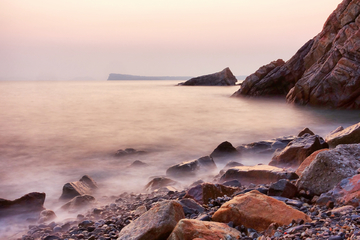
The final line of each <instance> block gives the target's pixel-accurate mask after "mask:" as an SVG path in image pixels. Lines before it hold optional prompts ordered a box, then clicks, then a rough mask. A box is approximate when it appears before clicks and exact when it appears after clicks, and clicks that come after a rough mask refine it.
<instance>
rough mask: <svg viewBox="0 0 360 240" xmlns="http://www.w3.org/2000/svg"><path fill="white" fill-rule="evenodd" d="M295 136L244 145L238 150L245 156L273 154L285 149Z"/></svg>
mask: <svg viewBox="0 0 360 240" xmlns="http://www.w3.org/2000/svg"><path fill="white" fill-rule="evenodd" d="M294 139H295V136H285V137H279V138H274V139H270V140H263V141H258V142H253V143H249V144H243V145H241V146H238V147H236V149H237V150H238V151H239V152H241V153H243V154H272V153H274V152H275V151H276V150H282V149H284V148H285V147H286V146H287V145H288V144H289V142H291V141H292V140H294Z"/></svg>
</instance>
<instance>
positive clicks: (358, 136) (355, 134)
mask: <svg viewBox="0 0 360 240" xmlns="http://www.w3.org/2000/svg"><path fill="white" fill-rule="evenodd" d="M325 141H326V142H327V143H328V144H329V146H330V147H331V148H334V147H336V146H337V145H339V144H352V143H360V122H359V123H357V124H354V125H352V126H350V127H347V128H345V129H343V130H340V131H335V132H333V133H330V134H329V135H327V136H326V138H325Z"/></svg>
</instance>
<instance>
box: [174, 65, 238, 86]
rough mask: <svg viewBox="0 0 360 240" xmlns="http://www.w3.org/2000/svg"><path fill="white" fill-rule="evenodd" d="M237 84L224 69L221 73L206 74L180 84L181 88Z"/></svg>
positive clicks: (227, 69)
mask: <svg viewBox="0 0 360 240" xmlns="http://www.w3.org/2000/svg"><path fill="white" fill-rule="evenodd" d="M236 82H237V79H236V77H235V76H234V75H233V74H232V72H231V71H230V68H228V67H227V68H225V69H224V70H222V71H221V72H217V73H213V74H208V75H204V76H200V77H195V78H191V79H190V80H188V81H186V82H183V83H180V84H179V85H183V86H234V85H235V83H236Z"/></svg>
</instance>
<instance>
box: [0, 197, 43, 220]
mask: <svg viewBox="0 0 360 240" xmlns="http://www.w3.org/2000/svg"><path fill="white" fill-rule="evenodd" d="M45 196H46V195H45V193H39V192H32V193H28V194H26V195H24V196H22V197H21V198H18V199H15V200H13V201H11V200H7V199H2V198H0V217H4V216H11V215H18V214H27V213H35V214H39V213H40V212H41V211H43V210H45V209H44V207H43V205H44V202H45Z"/></svg>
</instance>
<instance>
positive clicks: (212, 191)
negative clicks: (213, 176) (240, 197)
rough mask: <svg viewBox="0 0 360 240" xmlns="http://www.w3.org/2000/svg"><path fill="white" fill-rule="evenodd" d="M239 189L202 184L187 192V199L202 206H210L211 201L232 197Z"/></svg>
mask: <svg viewBox="0 0 360 240" xmlns="http://www.w3.org/2000/svg"><path fill="white" fill-rule="evenodd" d="M238 190H239V189H238V188H235V187H228V186H224V185H221V184H212V183H202V184H200V185H197V186H195V187H192V188H190V189H189V190H187V191H186V195H185V198H192V199H194V200H195V201H196V202H198V203H200V204H208V202H209V199H215V198H217V197H223V196H225V195H227V196H231V195H232V194H234V193H235V192H236V191H238Z"/></svg>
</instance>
